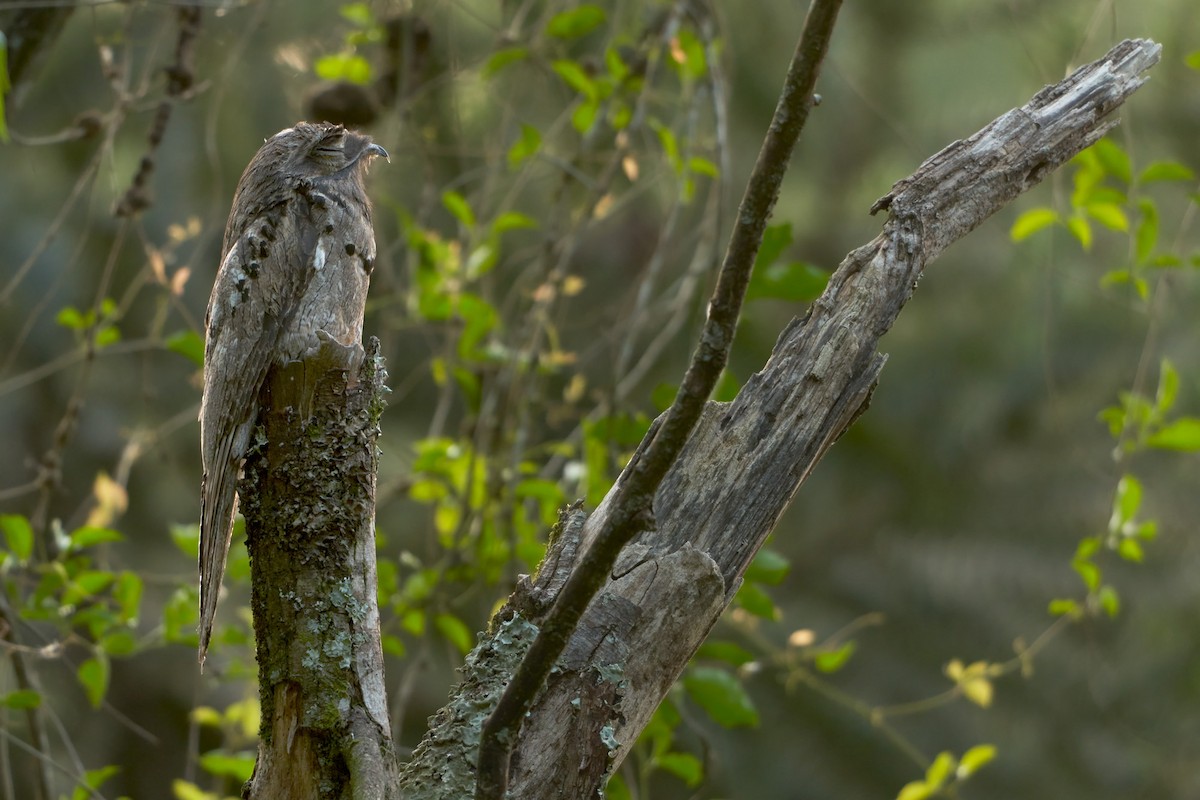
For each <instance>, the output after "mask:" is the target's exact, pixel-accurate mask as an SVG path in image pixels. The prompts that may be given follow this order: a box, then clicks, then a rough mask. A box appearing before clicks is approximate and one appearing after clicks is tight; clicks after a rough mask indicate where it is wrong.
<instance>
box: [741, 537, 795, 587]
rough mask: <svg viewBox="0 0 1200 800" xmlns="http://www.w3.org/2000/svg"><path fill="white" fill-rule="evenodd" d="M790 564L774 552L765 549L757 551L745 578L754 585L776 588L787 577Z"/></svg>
mask: <svg viewBox="0 0 1200 800" xmlns="http://www.w3.org/2000/svg"><path fill="white" fill-rule="evenodd" d="M791 568H792V563H791V562H790V561H788V560H787V559H786V558H784V557H783V556H782V555H780V554H779V553H777V552H775V551H774V550H770V549H768V548H766V547H764V548H763V549H761V550H759V551H758V553H757V554H756V555H755V556H754V560H753V561H751V562H750V566H749V567H747V568H746V575H745V578H746V580H747V581H754V582H755V583H765V584H768V585H770V586H777V585H778V584H780V583H782V582H783V579H784V578H786V577H787V574H788V571H789V570H790V569H791Z"/></svg>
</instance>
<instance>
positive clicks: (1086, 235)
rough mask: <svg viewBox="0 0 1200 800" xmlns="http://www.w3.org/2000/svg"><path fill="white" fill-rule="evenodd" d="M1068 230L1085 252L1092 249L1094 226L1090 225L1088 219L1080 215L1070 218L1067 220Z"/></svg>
mask: <svg viewBox="0 0 1200 800" xmlns="http://www.w3.org/2000/svg"><path fill="white" fill-rule="evenodd" d="M1067 230H1069V231H1070V232H1071V235H1072V236H1074V237H1075V238H1076V239H1077V240H1078V241H1079V246H1080V247H1082V248H1083V249H1084V251H1089V250H1091V249H1092V226H1091V225H1089V224H1088V221H1087V220H1086V219H1084V218H1083V217H1081V216H1079V215H1075V216H1073V217H1071V218H1069V219H1068V220H1067Z"/></svg>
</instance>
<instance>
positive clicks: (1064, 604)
mask: <svg viewBox="0 0 1200 800" xmlns="http://www.w3.org/2000/svg"><path fill="white" fill-rule="evenodd" d="M1049 610H1050V613H1051V614H1052V615H1053V616H1056V617H1064V616H1068V615H1070V616H1078V614H1079V603H1077V602H1075V601H1074V600H1069V599H1066V598H1061V597H1060V598H1058V599H1055V600H1051V601H1050V608H1049Z"/></svg>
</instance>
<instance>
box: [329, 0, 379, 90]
mask: <svg viewBox="0 0 1200 800" xmlns="http://www.w3.org/2000/svg"><path fill="white" fill-rule="evenodd" d="M339 12H340V13H341V15H342V18H343V19H345V20H346V21H347V22H349V23H350V25H351V29H350V31H349V32H347V33H346V35H345V38H344V41H343V47H342V49H341V50H340V51H339V52H337V53H330V54H327V55H324V56H321V57H320V58H318V59H317V60H316V62H315V63H314V64H313V71H314V72H315V73H316V74H317V77H319V78H321V79H323V80H327V81H346V82H348V83H356V84H359V85H364V84H367V83H370V82H371V63H370V62H369V61H367V59H365V58H364V57H363V56H362V55H360V54H359V52H358V49H359V47H361V46H362V45H366V44H375V43H378V42H381V41H383V34H384V31H383V26H382V25H381V24H379V22H378V20H376V19H375V14H374V12H372V11H371V6H370V5H369V4H367V3H346V4H344V5H343V6H342V7H341V8H340V9H339Z"/></svg>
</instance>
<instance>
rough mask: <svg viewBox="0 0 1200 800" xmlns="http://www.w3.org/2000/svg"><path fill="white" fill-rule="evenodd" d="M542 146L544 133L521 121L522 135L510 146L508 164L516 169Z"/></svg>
mask: <svg viewBox="0 0 1200 800" xmlns="http://www.w3.org/2000/svg"><path fill="white" fill-rule="evenodd" d="M541 146H542V133H541V131H539V130H538V129H537V128H535V127H533V126H532V125H526V124H525V123H521V135H520V137H519V138H518V139H517V140H516V141H515V142H513V144H512V147H510V148H508V166H509V168H510V169H516V168H517V167H519V166H520V165H521V164H522V163H524V162H525V160H526V159H528V158H529V157H530V156H532V155H534V154H535V153H537V151H538V150H539V149H540V148H541Z"/></svg>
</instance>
